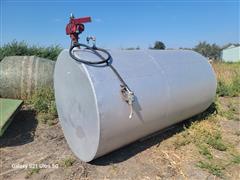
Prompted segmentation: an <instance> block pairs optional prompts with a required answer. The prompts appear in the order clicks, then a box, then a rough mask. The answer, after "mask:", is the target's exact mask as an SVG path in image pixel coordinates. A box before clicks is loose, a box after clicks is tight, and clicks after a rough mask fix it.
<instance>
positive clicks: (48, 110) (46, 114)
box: [28, 88, 57, 125]
mask: <svg viewBox="0 0 240 180" xmlns="http://www.w3.org/2000/svg"><path fill="white" fill-rule="evenodd" d="M28 104H30V105H32V106H33V109H34V110H36V112H37V119H38V120H39V121H40V122H42V123H44V124H48V125H54V124H56V117H57V110H56V104H55V98H54V92H53V89H51V88H44V89H38V90H37V91H36V92H35V93H34V94H33V95H32V97H31V98H30V100H28Z"/></svg>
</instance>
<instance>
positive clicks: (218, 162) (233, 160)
mask: <svg viewBox="0 0 240 180" xmlns="http://www.w3.org/2000/svg"><path fill="white" fill-rule="evenodd" d="M223 109H224V113H223ZM226 113H227V114H228V115H227V117H228V118H231V117H232V116H234V115H235V114H236V113H237V111H236V107H235V106H234V103H233V102H232V103H230V104H229V105H228V106H227V107H225V108H224V107H223V104H221V103H220V101H219V98H218V96H216V99H215V102H214V103H213V104H212V105H211V106H210V107H209V108H208V109H207V110H206V111H205V112H203V113H201V114H199V115H197V116H195V117H193V118H191V119H190V120H189V122H187V123H185V126H184V131H182V132H181V133H179V134H177V135H176V136H175V141H174V146H175V148H177V149H178V148H181V147H182V146H186V145H188V144H193V145H195V147H196V150H197V151H198V153H199V155H200V156H199V157H198V158H199V159H200V161H198V162H197V164H196V166H197V167H199V168H201V169H203V170H206V171H208V172H209V173H211V174H213V175H215V176H218V177H221V178H224V175H225V169H226V168H227V167H229V166H231V165H233V164H239V163H240V155H239V153H238V151H237V150H236V148H235V147H234V146H233V145H232V144H230V143H229V142H227V141H226V140H224V139H223V134H222V130H221V127H220V125H219V122H220V121H221V119H222V116H223V115H225V116H226ZM216 151H218V152H223V155H222V156H223V157H225V158H226V159H221V158H223V157H222V156H220V157H218V156H215V155H214V152H216ZM232 152H234V153H232ZM220 154H221V153H220Z"/></svg>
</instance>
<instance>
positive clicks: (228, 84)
mask: <svg viewBox="0 0 240 180" xmlns="http://www.w3.org/2000/svg"><path fill="white" fill-rule="evenodd" d="M213 68H214V70H215V73H216V76H217V80H218V86H217V94H218V96H222V97H223V96H230V97H236V96H239V95H240V63H213Z"/></svg>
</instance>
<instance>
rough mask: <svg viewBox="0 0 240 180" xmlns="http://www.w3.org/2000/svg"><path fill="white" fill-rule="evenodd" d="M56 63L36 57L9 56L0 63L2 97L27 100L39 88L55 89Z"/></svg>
mask: <svg viewBox="0 0 240 180" xmlns="http://www.w3.org/2000/svg"><path fill="white" fill-rule="evenodd" d="M54 65H55V62H54V61H52V60H49V59H44V58H39V57H36V56H9V57H5V58H4V59H3V60H2V61H1V62H0V84H1V85H0V97H6V98H21V99H25V98H27V97H29V96H31V94H32V93H33V92H34V90H36V89H37V88H44V87H53V71H54Z"/></svg>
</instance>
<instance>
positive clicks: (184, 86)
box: [54, 50, 217, 162]
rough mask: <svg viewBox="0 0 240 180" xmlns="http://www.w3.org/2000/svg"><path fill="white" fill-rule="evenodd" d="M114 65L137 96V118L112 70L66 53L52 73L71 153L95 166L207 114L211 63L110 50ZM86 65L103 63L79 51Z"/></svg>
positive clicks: (180, 53)
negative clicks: (104, 158)
mask: <svg viewBox="0 0 240 180" xmlns="http://www.w3.org/2000/svg"><path fill="white" fill-rule="evenodd" d="M109 52H110V53H111V55H112V57H113V65H114V66H115V68H116V69H117V70H118V72H119V73H120V74H121V76H122V77H123V79H124V80H125V81H126V83H127V84H128V86H129V87H130V88H131V90H132V91H134V93H135V96H136V98H135V102H134V104H133V109H134V113H133V117H132V118H131V119H129V118H128V116H129V106H128V104H127V103H126V102H125V101H123V99H122V97H121V93H120V82H119V79H118V78H117V77H116V75H115V74H114V73H113V71H112V70H111V69H110V68H109V67H92V66H86V65H84V64H81V63H78V62H76V61H75V60H73V59H72V58H71V57H70V56H69V53H68V50H64V51H62V52H61V54H60V55H59V57H58V59H57V62H56V66H55V72H54V88H55V97H56V104H57V110H58V114H59V118H60V122H61V126H62V128H63V131H64V135H65V137H66V139H67V142H68V144H69V146H70V147H71V149H72V151H73V152H74V153H75V154H76V156H77V157H79V158H80V159H81V160H83V161H86V162H88V161H91V160H93V159H95V158H97V157H99V156H102V155H104V154H106V153H109V152H111V151H113V150H115V149H117V148H120V147H122V146H124V145H126V144H129V143H131V142H133V141H135V140H137V139H139V138H141V137H144V136H146V135H148V134H151V133H153V132H156V131H158V130H160V129H163V128H166V127H168V126H170V125H172V124H175V123H177V122H179V121H182V120H185V119H187V118H189V117H191V116H194V115H196V114H198V113H201V112H203V111H204V110H206V109H207V108H208V107H209V105H210V104H211V103H212V102H213V99H214V96H215V92H216V85H217V83H216V78H215V74H214V72H213V69H212V67H211V65H210V64H209V63H208V61H207V59H206V58H204V57H203V56H201V55H200V54H198V53H196V52H193V51H186V50H131V51H130V50H110V51H109ZM75 55H76V56H78V57H81V58H83V59H86V60H92V61H93V60H95V61H97V60H99V59H98V58H97V57H96V56H95V55H93V53H90V52H88V51H87V50H75Z"/></svg>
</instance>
